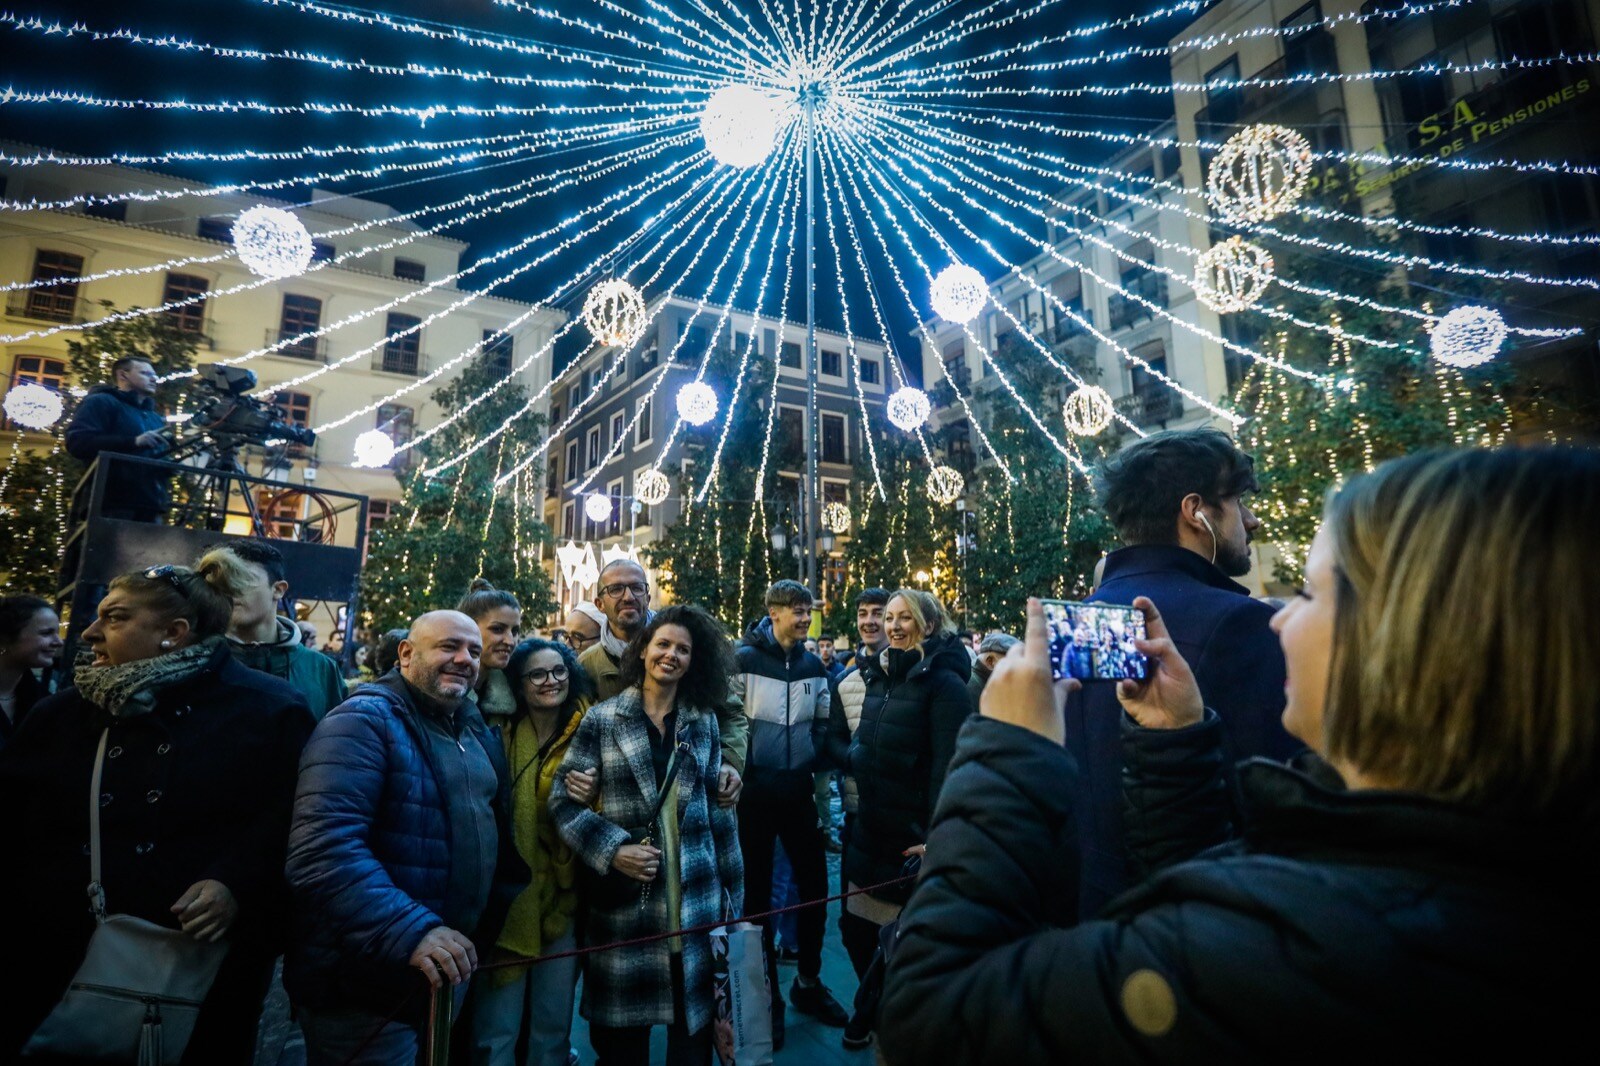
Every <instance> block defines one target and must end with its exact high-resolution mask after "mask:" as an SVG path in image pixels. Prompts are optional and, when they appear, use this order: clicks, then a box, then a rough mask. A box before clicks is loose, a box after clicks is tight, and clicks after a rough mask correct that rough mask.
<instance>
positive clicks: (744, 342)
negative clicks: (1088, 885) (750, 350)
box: [733, 332, 750, 352]
mask: <svg viewBox="0 0 1600 1066" xmlns="http://www.w3.org/2000/svg"><path fill="white" fill-rule="evenodd" d="M749 343H750V334H748V333H740V332H735V333H734V335H733V350H734V351H736V352H742V351H744V350H745V348H746V346H748V345H749Z"/></svg>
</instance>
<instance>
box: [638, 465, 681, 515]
mask: <svg viewBox="0 0 1600 1066" xmlns="http://www.w3.org/2000/svg"><path fill="white" fill-rule="evenodd" d="M671 493H672V482H670V481H668V480H667V475H665V474H663V473H662V472H661V471H659V470H646V471H645V472H644V473H642V474H640V475H639V476H638V477H636V478H634V479H633V498H634V499H636V500H638V501H639V502H640V503H643V504H648V505H649V506H651V507H654V506H655V505H656V504H658V503H665V502H666V499H667V497H668V496H669V495H671Z"/></svg>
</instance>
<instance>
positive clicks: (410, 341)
mask: <svg viewBox="0 0 1600 1066" xmlns="http://www.w3.org/2000/svg"><path fill="white" fill-rule="evenodd" d="M421 326H422V319H420V318H418V317H417V316H416V315H402V314H398V313H396V312H394V311H390V312H389V317H388V319H387V321H386V322H385V323H384V327H383V331H384V333H386V334H388V336H387V337H385V338H384V342H383V362H382V364H381V367H380V369H382V370H384V371H386V372H387V373H390V374H410V375H412V376H413V377H415V376H416V374H417V371H418V369H419V368H420V367H421V363H422V336H421V333H422V330H421Z"/></svg>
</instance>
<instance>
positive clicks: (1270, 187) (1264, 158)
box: [1206, 122, 1311, 222]
mask: <svg viewBox="0 0 1600 1066" xmlns="http://www.w3.org/2000/svg"><path fill="white" fill-rule="evenodd" d="M1310 177H1311V143H1310V142H1309V141H1307V140H1306V139H1305V138H1304V137H1302V136H1300V134H1298V133H1296V132H1295V131H1294V130H1291V129H1289V128H1287V127H1285V126H1278V125H1274V124H1273V123H1270V122H1264V123H1258V124H1257V125H1254V126H1247V127H1245V128H1244V129H1242V130H1240V131H1239V132H1238V133H1235V134H1234V135H1233V136H1232V137H1229V138H1228V140H1227V143H1225V144H1224V145H1223V146H1222V148H1221V150H1219V151H1218V152H1217V154H1216V156H1214V157H1213V158H1212V160H1211V169H1210V171H1209V172H1208V174H1207V182H1206V191H1207V194H1208V196H1209V198H1210V200H1211V207H1212V209H1213V210H1215V211H1216V212H1217V214H1219V215H1221V216H1222V217H1223V218H1225V219H1227V220H1228V221H1230V222H1266V221H1267V220H1269V219H1273V218H1277V217H1278V216H1279V215H1281V214H1283V213H1284V212H1285V211H1288V210H1289V209H1290V208H1292V207H1293V206H1294V205H1295V203H1296V202H1297V201H1298V200H1299V199H1300V194H1301V193H1302V192H1304V191H1305V187H1306V182H1307V180H1308V179H1310Z"/></svg>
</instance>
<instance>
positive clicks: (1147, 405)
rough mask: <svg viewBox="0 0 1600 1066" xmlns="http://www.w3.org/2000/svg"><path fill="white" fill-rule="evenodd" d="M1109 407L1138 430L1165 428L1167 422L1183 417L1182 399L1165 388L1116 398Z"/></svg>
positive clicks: (1146, 390)
mask: <svg viewBox="0 0 1600 1066" xmlns="http://www.w3.org/2000/svg"><path fill="white" fill-rule="evenodd" d="M1111 406H1112V407H1114V408H1115V409H1116V412H1117V414H1119V415H1121V416H1122V417H1123V418H1126V419H1127V420H1128V421H1129V422H1132V423H1133V424H1134V425H1136V426H1138V427H1139V428H1140V429H1145V428H1148V427H1150V426H1155V425H1159V426H1161V427H1162V428H1166V425H1167V423H1168V422H1172V421H1175V420H1177V419H1179V418H1182V417H1183V397H1182V396H1180V395H1178V393H1176V392H1173V391H1172V390H1171V389H1169V388H1167V387H1165V386H1161V387H1159V388H1151V389H1145V390H1143V391H1140V392H1130V393H1129V394H1128V395H1126V396H1118V397H1117V398H1116V399H1115V400H1113V401H1112V402H1111Z"/></svg>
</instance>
